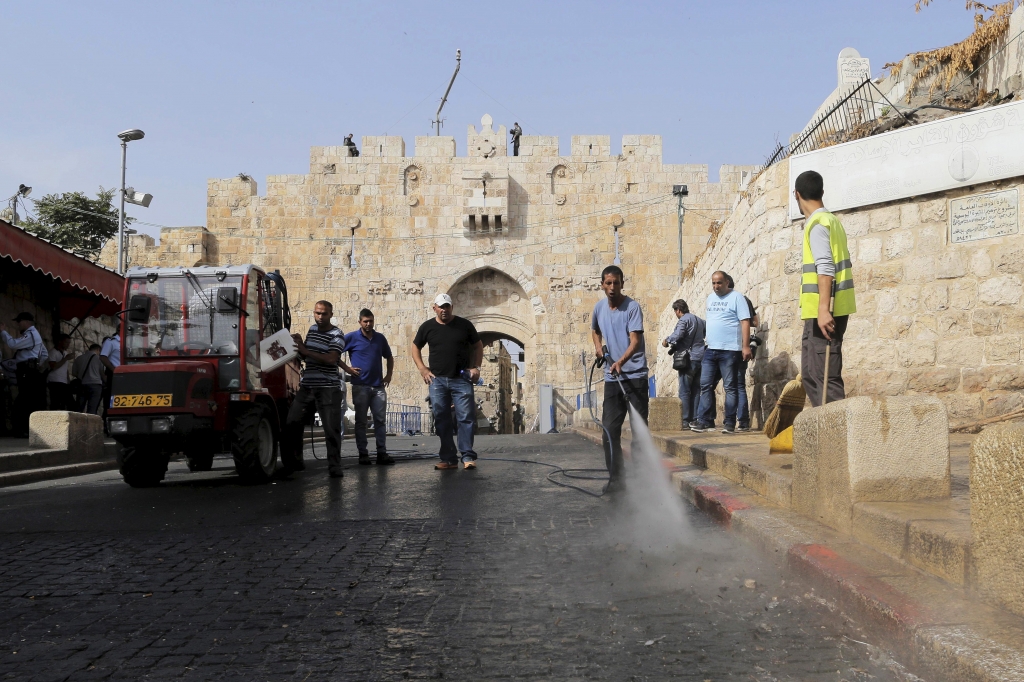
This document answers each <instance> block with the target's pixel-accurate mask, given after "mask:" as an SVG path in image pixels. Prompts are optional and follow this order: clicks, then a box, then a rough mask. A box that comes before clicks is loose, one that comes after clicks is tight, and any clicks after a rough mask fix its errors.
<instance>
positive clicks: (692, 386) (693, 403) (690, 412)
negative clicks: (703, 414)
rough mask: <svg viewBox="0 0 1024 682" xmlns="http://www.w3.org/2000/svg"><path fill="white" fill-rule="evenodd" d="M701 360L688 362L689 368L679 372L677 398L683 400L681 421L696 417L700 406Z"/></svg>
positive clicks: (691, 419)
mask: <svg viewBox="0 0 1024 682" xmlns="http://www.w3.org/2000/svg"><path fill="white" fill-rule="evenodd" d="M702 363H703V361H702V360H701V361H698V362H693V361H691V362H690V369H689V370H687V371H685V372H679V400H681V401H682V402H683V421H688V422H691V421H693V420H694V419H695V418H696V417H697V408H698V407H699V406H700V370H701V364H702Z"/></svg>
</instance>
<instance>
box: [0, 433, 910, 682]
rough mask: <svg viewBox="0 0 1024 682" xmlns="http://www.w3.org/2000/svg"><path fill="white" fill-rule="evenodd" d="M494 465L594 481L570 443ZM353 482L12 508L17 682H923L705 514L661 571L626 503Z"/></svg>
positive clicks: (6, 524) (6, 536)
mask: <svg viewBox="0 0 1024 682" xmlns="http://www.w3.org/2000/svg"><path fill="white" fill-rule="evenodd" d="M390 444H391V447H392V449H393V450H394V451H395V452H396V454H398V455H401V454H403V453H404V454H406V455H410V454H415V453H428V452H430V451H431V450H432V448H433V447H434V446H435V440H434V439H432V438H422V437H421V438H398V439H391V441H390ZM478 445H479V446H480V447H479V450H480V454H481V457H482V458H488V457H491V458H494V457H505V458H513V459H515V458H527V459H533V458H536V459H541V460H544V461H549V462H555V463H558V464H560V465H563V466H578V467H594V466H600V462H601V455H600V450H599V448H597V447H596V446H593V445H590V444H589V443H587V442H585V441H583V440H582V439H580V438H578V437H576V436H572V435H558V436H519V437H511V436H495V437H488V438H480V439H479V440H478ZM344 453H345V454H346V455H354V447H353V445H352V443H351V442H346V443H345V447H344ZM319 454H321V455H322V450H320V451H319ZM308 458H309V454H308V452H307V459H308ZM348 461H350V462H351V466H349V467H348V469H347V471H346V476H345V478H344V479H341V480H339V479H328V478H327V475H326V467H325V463H324V462H320V461H315V462H312V463H310V464H309V466H308V468H307V470H306V471H305V472H302V473H298V474H295V475H294V476H293V477H292V478H291V479H290V480H289V479H281V480H278V481H277V482H275V483H273V484H271V485H268V486H263V487H244V486H241V485H239V484H238V482H237V479H236V477H235V475H234V471H233V468H231V466H230V462H229V461H228V460H226V459H218V460H217V462H216V463H215V468H214V471H212V472H208V473H205V474H189V473H188V472H187V469H186V468H185V465H184V463H182V462H174V463H172V471H171V472H170V473H169V475H168V478H167V480H166V481H165V482H164V484H163V485H162V486H161V487H160V488H159V489H151V490H137V489H132V488H129V487H128V486H126V485H125V484H123V483H122V482H121V481H120V478H119V477H118V476H117V475H116V472H109V473H104V474H94V475H91V476H87V477H81V478H78V479H69V480H65V481H59V482H52V483H45V484H35V485H32V486H23V487H21V488H17V489H13V488H12V489H6V490H2V491H0V510H2V511H0V514H2V518H3V524H2V535H0V595H2V596H0V599H2V601H0V646H2V647H3V648H2V651H0V678H3V679H17V680H90V679H119V680H120V679H124V680H127V679H170V678H179V677H180V678H185V679H194V680H210V679H239V680H307V679H308V680H328V679H337V680H392V679H422V678H431V679H439V678H443V679H455V680H487V679H552V680H578V679H606V680H662V679H670V678H671V679H686V680H716V681H717V680H726V679H745V680H776V679H778V680H784V679H792V680H867V679H871V676H874V679H883V680H887V679H913V678H912V677H911V676H909V675H906V674H905V673H902V672H901V671H900V669H899V668H898V666H896V665H895V664H893V663H892V662H891V661H890V660H889V659H888V658H887V657H886V656H884V654H881V653H880V652H879V651H878V650H875V649H872V648H870V647H867V646H865V645H863V644H861V643H860V642H859V641H857V640H863V639H864V637H863V636H862V635H861V634H860V633H859V632H858V631H857V629H856V628H855V627H854V626H853V625H852V624H850V623H848V622H845V621H844V620H843V618H842V617H841V615H840V614H839V613H838V612H837V611H834V610H832V609H833V608H834V607H831V605H830V604H828V603H827V602H825V601H824V600H820V599H818V598H816V597H815V596H814V595H813V593H812V592H811V591H810V590H809V589H808V588H805V587H802V586H801V585H800V584H799V582H798V581H795V580H794V579H793V578H792V576H788V575H787V574H786V573H785V572H784V571H782V570H781V569H780V568H779V567H778V566H776V565H774V564H773V563H772V562H771V561H766V560H765V559H764V556H763V555H762V554H760V553H758V552H756V551H754V550H752V549H750V548H748V547H746V546H745V545H744V544H742V542H741V541H740V540H739V539H738V538H736V537H735V536H732V535H730V534H729V533H728V532H727V531H725V530H723V529H721V528H719V527H716V526H714V525H713V524H711V523H709V522H708V521H706V520H705V519H703V518H702V517H701V516H700V515H699V513H697V512H692V513H689V516H690V519H691V522H692V525H693V540H692V541H691V542H690V543H689V544H688V545H687V546H684V547H680V548H679V549H678V550H676V551H672V552H669V553H666V554H652V553H650V552H649V551H645V548H644V547H643V546H640V545H637V544H636V543H632V542H630V538H629V536H628V535H626V534H624V533H623V532H622V528H623V526H622V524H620V523H619V521H620V520H621V519H619V518H618V515H620V514H622V513H625V512H624V511H623V507H622V505H621V502H617V501H616V500H614V499H613V500H609V499H597V498H594V497H591V496H587V495H584V494H582V493H579V492H577V491H573V490H569V489H565V488H559V487H556V486H554V485H552V484H551V483H549V482H547V481H546V480H545V477H546V476H547V475H548V473H549V472H550V471H551V469H548V468H545V467H541V466H537V465H531V464H521V463H514V462H499V461H485V460H482V461H481V462H480V469H479V470H478V471H475V472H465V471H461V470H460V471H457V472H437V471H434V470H433V468H432V466H433V462H431V461H429V460H410V461H400V462H399V463H398V464H397V465H396V466H394V467H387V468H386V467H377V466H373V467H359V466H357V465H355V461H354V459H352V460H348ZM586 485H587V486H589V487H590V488H592V489H594V490H599V489H600V488H599V486H598V484H597V483H596V482H594V483H586ZM617 529H618V530H617ZM748 580H754V581H756V586H755V587H753V588H750V587H745V586H744V581H748ZM748 585H749V583H748Z"/></svg>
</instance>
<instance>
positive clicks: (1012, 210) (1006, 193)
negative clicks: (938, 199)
mask: <svg viewBox="0 0 1024 682" xmlns="http://www.w3.org/2000/svg"><path fill="white" fill-rule="evenodd" d="M1018 205H1019V204H1018V197H1017V190H1016V188H1014V189H1006V190H1002V191H1000V192H987V193H985V194H974V195H971V196H968V197H960V198H958V199H950V200H949V241H950V242H952V243H954V244H960V243H963V242H970V241H975V240H978V239H992V238H993V237H1005V236H1007V235H1011V234H1017V233H1018V232H1019V231H1020V223H1019V221H1018V217H1017V214H1018V211H1017V207H1018Z"/></svg>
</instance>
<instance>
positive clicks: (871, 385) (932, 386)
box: [649, 163, 1024, 424]
mask: <svg viewBox="0 0 1024 682" xmlns="http://www.w3.org/2000/svg"><path fill="white" fill-rule="evenodd" d="M788 168H789V165H788V164H787V163H780V164H777V165H775V166H773V167H771V168H769V169H768V170H767V171H766V172H765V173H764V174H762V175H761V176H760V177H758V178H757V180H756V181H754V182H753V183H752V184H751V185H750V186H749V187H747V189H746V191H745V193H744V194H743V196H742V197H741V198H740V200H739V201H738V203H737V205H736V208H735V210H734V211H733V213H732V215H730V216H729V218H728V219H727V220H726V221H725V223H724V224H723V226H722V228H721V231H720V232H719V234H718V235H717V240H716V241H715V242H714V244H713V246H712V247H711V248H709V249H708V250H707V251H706V252H705V253H704V254H703V255H702V256H700V258H699V260H698V261H697V264H696V266H695V268H694V273H693V276H692V277H691V278H689V279H687V280H686V281H685V282H684V284H683V286H681V287H679V288H678V289H677V291H676V292H675V294H674V295H673V296H672V298H673V299H675V298H683V299H685V300H686V301H687V302H688V303H689V304H690V306H691V308H692V309H694V310H695V311H698V312H699V311H702V310H703V306H704V301H705V300H706V299H707V295H708V294H709V293H710V280H711V273H712V272H714V271H715V270H718V269H721V270H725V271H727V272H729V273H730V274H731V275H732V276H733V277H734V278H735V280H736V285H737V289H738V290H739V291H741V292H744V293H745V294H746V295H747V296H749V297H750V300H751V301H752V302H753V303H754V304H755V305H756V306H757V307H758V311H759V313H760V316H761V326H762V330H763V331H762V336H763V337H764V338H765V340H766V344H765V347H764V348H762V349H761V350H760V351H759V352H758V357H757V358H756V359H755V361H754V363H753V364H752V371H751V373H750V374H751V376H750V377H748V384H749V387H748V390H749V391H750V395H751V405H752V409H753V410H754V411H755V414H756V413H757V411H758V410H759V409H760V410H761V411H762V412H763V415H764V416H766V415H767V412H769V411H770V410H771V407H772V406H773V405H774V403H775V400H776V399H777V397H778V393H779V391H780V390H781V388H782V386H783V385H784V383H785V382H786V381H787V380H789V379H791V378H792V377H793V376H795V375H796V373H797V372H798V371H799V366H800V337H801V331H802V324H801V321H800V319H799V318H800V315H799V311H798V308H797V305H798V304H797V302H798V298H799V290H800V267H801V257H802V256H801V248H802V246H801V240H802V238H803V222H802V220H801V221H797V222H791V221H790V220H789V218H788V215H787V203H788V187H789V177H788ZM1014 187H1015V188H1018V190H1019V191H1018V196H1020V197H1024V191H1020V190H1024V185H1022V178H1019V177H1018V178H1013V179H1010V180H1004V181H1000V182H997V183H989V184H985V185H977V186H973V187H968V188H964V189H959V190H955V191H949V192H944V193H937V194H932V195H927V196H923V197H916V198H913V199H910V200H904V201H899V202H891V203H887V204H876V205H872V206H867V207H863V208H858V209H854V210H850V211H842V212H838V213H837V215H838V216H839V218H840V220H841V221H842V222H843V225H844V226H845V227H846V231H847V235H848V237H849V245H850V253H851V255H852V259H853V264H854V281H855V283H856V290H857V305H858V313H857V315H855V316H854V317H853V318H852V319H851V322H850V326H849V329H848V331H847V335H846V342H845V345H844V350H843V353H844V357H843V366H844V378H845V380H846V386H847V392H848V395H867V396H894V395H905V394H935V395H936V396H938V397H939V399H941V400H942V401H943V403H944V404H945V405H946V407H947V409H948V411H949V420H950V422H951V423H952V424H961V423H967V422H971V421H974V420H976V419H979V418H982V417H988V416H994V415H999V414H1003V413H1006V412H1009V411H1010V410H1013V409H1016V408H1019V407H1022V406H1024V370H1022V368H1021V346H1022V336H1024V305H1022V304H1024V300H1022V296H1024V289H1022V282H1024V234H1014V235H1010V236H1005V237H997V238H991V239H983V240H979V241H971V242H966V243H950V240H949V236H948V235H949V221H948V218H949V217H948V203H949V200H950V199H952V198H956V197H961V196H967V195H973V194H979V193H982V192H988V191H993V190H997V189H1009V188H1014ZM825 203H826V206H827V205H828V188H827V187H826V194H825ZM1020 209H1021V207H1020V206H1018V212H1020ZM669 305H671V302H670V303H669ZM674 324H675V316H674V315H673V314H672V312H671V309H670V308H669V307H666V308H665V309H663V310H662V313H661V318H660V331H659V339H661V338H664V337H665V336H667V335H668V334H669V332H670V331H671V329H672V327H673V326H674ZM649 342H650V341H649ZM658 357H659V360H658V370H657V375H658V393H659V395H675V392H676V386H677V383H676V382H677V380H676V375H675V372H673V371H672V369H671V363H670V361H669V359H668V357H667V356H666V355H665V354H664V353H661V354H660V355H659V356H658ZM756 420H757V417H756V416H755V422H756Z"/></svg>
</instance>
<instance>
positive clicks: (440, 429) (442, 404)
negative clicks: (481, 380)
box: [430, 377, 476, 464]
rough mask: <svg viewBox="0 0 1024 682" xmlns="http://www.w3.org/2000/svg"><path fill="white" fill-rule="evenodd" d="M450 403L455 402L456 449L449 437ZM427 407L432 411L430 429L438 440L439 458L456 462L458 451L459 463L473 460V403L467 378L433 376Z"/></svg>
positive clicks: (471, 390)
mask: <svg viewBox="0 0 1024 682" xmlns="http://www.w3.org/2000/svg"><path fill="white" fill-rule="evenodd" d="M452 405H455V421H456V422H457V427H458V446H459V449H458V450H456V449H455V442H454V441H453V439H452V435H453V434H452V432H453V431H454V430H455V427H456V424H453V423H452ZM430 410H431V411H432V412H433V413H434V430H435V431H437V436H438V438H440V439H441V451H440V453H439V454H440V455H441V461H442V462H447V463H449V464H457V463H458V461H459V457H458V455H459V453H462V461H463V462H472V461H475V460H476V452H474V451H473V426H474V422H475V421H476V404H475V403H474V401H473V384H472V383H470V381H469V379H463V378H462V377H455V378H449V377H434V380H433V381H431V382H430Z"/></svg>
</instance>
